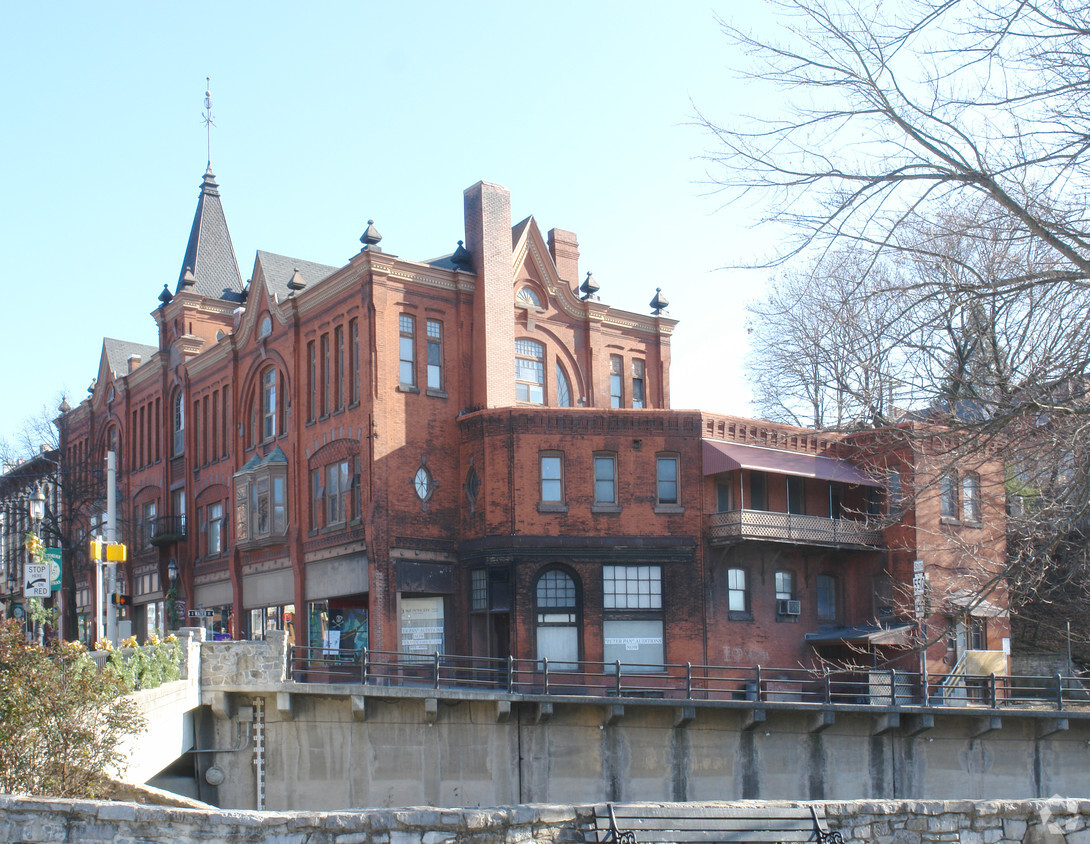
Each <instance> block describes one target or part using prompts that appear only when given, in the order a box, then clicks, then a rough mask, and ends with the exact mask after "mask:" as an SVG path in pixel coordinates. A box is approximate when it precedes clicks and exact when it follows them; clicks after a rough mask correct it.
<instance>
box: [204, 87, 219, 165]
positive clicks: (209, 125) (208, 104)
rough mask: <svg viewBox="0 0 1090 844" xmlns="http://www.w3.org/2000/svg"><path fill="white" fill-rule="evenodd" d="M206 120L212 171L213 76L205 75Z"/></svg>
mask: <svg viewBox="0 0 1090 844" xmlns="http://www.w3.org/2000/svg"><path fill="white" fill-rule="evenodd" d="M202 117H203V120H204V126H205V130H206V131H207V133H208V171H209V172H210V173H211V172H212V127H213V126H215V125H216V124H215V123H214V122H212V77H210V76H206V77H204V114H203V115H202Z"/></svg>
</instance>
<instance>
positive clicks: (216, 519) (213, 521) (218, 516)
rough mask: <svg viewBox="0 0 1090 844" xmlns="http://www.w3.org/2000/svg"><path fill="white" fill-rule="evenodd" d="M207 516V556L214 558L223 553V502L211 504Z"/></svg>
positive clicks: (206, 510)
mask: <svg viewBox="0 0 1090 844" xmlns="http://www.w3.org/2000/svg"><path fill="white" fill-rule="evenodd" d="M205 514H206V518H207V523H206V530H207V535H206V538H205V556H209V557H213V556H215V555H216V554H222V553H223V502H222V501H217V502H216V503H214V504H209V505H208V507H207V508H206V509H205Z"/></svg>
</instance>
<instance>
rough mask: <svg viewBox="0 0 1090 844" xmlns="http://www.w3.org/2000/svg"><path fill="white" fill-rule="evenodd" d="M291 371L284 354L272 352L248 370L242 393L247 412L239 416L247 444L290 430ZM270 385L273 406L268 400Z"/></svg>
mask: <svg viewBox="0 0 1090 844" xmlns="http://www.w3.org/2000/svg"><path fill="white" fill-rule="evenodd" d="M289 371H290V370H289V368H288V366H287V364H286V363H285V362H284V359H283V358H282V357H280V355H278V354H273V353H270V354H269V355H268V356H267V357H266V358H264V359H263V360H260V361H257V362H255V363H254V364H253V365H252V366H251V367H250V369H249V371H248V372H247V373H246V377H245V379H244V380H243V389H242V393H241V395H242V396H243V402H242V406H243V409H244V415H243V416H242V418H241V419H240V420H239V421H240V422H242V423H243V425H244V426H245V428H244V438H245V443H246V448H253V447H254V446H255V445H257V444H258V443H262V442H271V441H272V440H275V439H276V438H277V437H279V436H280V435H281V434H283V433H285V432H286V431H287V426H288V397H289V396H290V395H291V383H290V381H289V379H288V372H289ZM270 373H271V374H272V376H273V377H272V381H271V383H270V381H269V380H268V376H269V374H270ZM270 387H271V391H272V400H273V405H274V406H273V407H272V408H270V407H269V404H268V403H269V398H270Z"/></svg>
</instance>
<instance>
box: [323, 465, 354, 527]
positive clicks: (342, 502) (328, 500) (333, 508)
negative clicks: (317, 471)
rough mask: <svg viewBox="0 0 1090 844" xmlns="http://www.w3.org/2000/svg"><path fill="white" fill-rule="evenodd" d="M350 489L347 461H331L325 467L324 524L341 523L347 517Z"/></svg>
mask: <svg viewBox="0 0 1090 844" xmlns="http://www.w3.org/2000/svg"><path fill="white" fill-rule="evenodd" d="M350 492H351V489H350V487H349V480H348V461H347V460H342V461H340V462H339V463H331V464H330V465H329V466H326V468H325V504H326V506H325V513H326V524H327V525H334V524H341V523H343V522H344V521H345V520H346V519H347V518H348V510H349V506H348V498H349V495H350Z"/></svg>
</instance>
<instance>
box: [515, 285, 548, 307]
mask: <svg viewBox="0 0 1090 844" xmlns="http://www.w3.org/2000/svg"><path fill="white" fill-rule="evenodd" d="M515 304H517V305H524V306H526V307H528V308H541V307H543V306H542V304H541V297H540V296H538V295H537V291H536V290H534V288H532V287H529V286H523V287H520V288H519V291H518V293H516V294H515Z"/></svg>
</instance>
